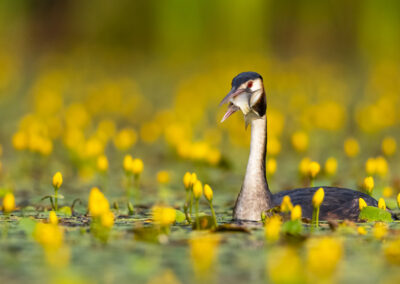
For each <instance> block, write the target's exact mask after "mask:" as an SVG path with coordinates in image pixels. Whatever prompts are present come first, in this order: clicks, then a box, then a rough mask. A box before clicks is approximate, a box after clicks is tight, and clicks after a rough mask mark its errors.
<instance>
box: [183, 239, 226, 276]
mask: <svg viewBox="0 0 400 284" xmlns="http://www.w3.org/2000/svg"><path fill="white" fill-rule="evenodd" d="M219 242H220V237H219V236H218V235H215V234H206V235H196V236H194V237H192V238H191V239H190V240H189V245H190V259H191V262H192V266H193V269H194V271H195V273H196V275H197V276H198V277H203V276H206V275H207V274H208V273H209V272H210V270H211V269H212V267H214V263H215V261H216V257H217V252H218V250H217V249H218V245H219Z"/></svg>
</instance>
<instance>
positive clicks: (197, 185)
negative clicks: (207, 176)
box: [193, 181, 203, 199]
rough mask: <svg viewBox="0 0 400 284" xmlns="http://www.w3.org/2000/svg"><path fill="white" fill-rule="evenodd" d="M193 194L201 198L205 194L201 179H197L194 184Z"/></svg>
mask: <svg viewBox="0 0 400 284" xmlns="http://www.w3.org/2000/svg"><path fill="white" fill-rule="evenodd" d="M193 195H194V198H196V199H199V198H200V197H201V196H202V195H203V185H202V184H201V182H200V181H196V183H195V184H194V185H193Z"/></svg>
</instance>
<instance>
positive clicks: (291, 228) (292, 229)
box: [282, 220, 303, 236]
mask: <svg viewBox="0 0 400 284" xmlns="http://www.w3.org/2000/svg"><path fill="white" fill-rule="evenodd" d="M282 232H284V233H286V234H289V235H293V236H297V235H300V234H301V233H302V232H303V225H302V224H301V221H300V220H293V221H292V220H291V221H287V222H285V223H284V224H283V225H282Z"/></svg>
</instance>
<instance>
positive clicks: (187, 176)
mask: <svg viewBox="0 0 400 284" xmlns="http://www.w3.org/2000/svg"><path fill="white" fill-rule="evenodd" d="M191 179H192V174H191V173H189V172H186V173H185V175H184V176H183V185H184V186H185V188H186V189H189V187H190V186H191Z"/></svg>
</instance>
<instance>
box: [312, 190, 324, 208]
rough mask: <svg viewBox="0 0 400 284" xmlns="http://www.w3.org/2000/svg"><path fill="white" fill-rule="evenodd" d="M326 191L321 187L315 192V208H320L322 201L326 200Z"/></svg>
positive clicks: (313, 201) (313, 199)
mask: <svg viewBox="0 0 400 284" xmlns="http://www.w3.org/2000/svg"><path fill="white" fill-rule="evenodd" d="M324 196H325V192H324V189H323V188H322V187H320V188H319V189H318V190H317V191H316V192H315V193H314V196H313V198H312V204H313V206H314V208H318V207H320V206H321V203H322V202H323V201H324Z"/></svg>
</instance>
